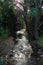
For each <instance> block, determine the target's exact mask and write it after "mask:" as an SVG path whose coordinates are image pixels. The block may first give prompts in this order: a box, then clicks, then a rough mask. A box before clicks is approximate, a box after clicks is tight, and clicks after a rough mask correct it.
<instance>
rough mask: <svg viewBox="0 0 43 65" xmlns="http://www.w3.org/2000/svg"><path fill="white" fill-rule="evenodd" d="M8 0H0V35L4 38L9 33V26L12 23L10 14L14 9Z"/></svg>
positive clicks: (12, 13) (11, 14)
mask: <svg viewBox="0 0 43 65" xmlns="http://www.w3.org/2000/svg"><path fill="white" fill-rule="evenodd" d="M13 10H15V9H14V7H13V6H12V3H11V1H9V0H0V37H2V38H4V39H6V38H7V37H8V35H9V33H10V32H9V28H10V27H11V26H10V24H12V23H11V22H12V16H13V15H14V13H15V11H13Z"/></svg>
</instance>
